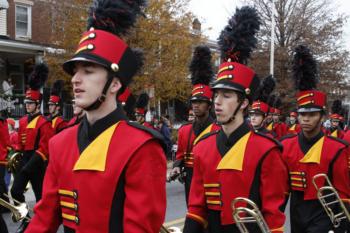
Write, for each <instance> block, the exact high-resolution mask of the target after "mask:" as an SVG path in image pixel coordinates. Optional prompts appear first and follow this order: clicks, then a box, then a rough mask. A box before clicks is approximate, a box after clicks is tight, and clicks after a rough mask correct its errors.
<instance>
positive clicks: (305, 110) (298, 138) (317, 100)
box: [282, 45, 350, 233]
mask: <svg viewBox="0 0 350 233" xmlns="http://www.w3.org/2000/svg"><path fill="white" fill-rule="evenodd" d="M293 71H294V78H295V83H296V88H297V89H298V90H299V92H298V93H297V95H296V96H297V105H298V119H299V123H300V127H301V133H299V134H298V135H291V136H289V137H287V138H285V139H284V140H283V141H282V144H283V154H282V157H283V159H284V161H285V163H286V164H287V166H288V169H289V174H290V189H291V201H290V216H291V229H292V233H301V232H309V233H319V232H328V231H329V230H331V229H332V228H333V226H332V223H331V221H330V219H329V217H328V216H327V214H326V212H325V210H324V209H323V207H322V205H321V204H320V202H319V200H318V198H317V195H316V194H317V190H316V188H315V187H314V185H313V183H312V180H313V177H314V176H315V175H316V174H319V173H325V174H327V175H328V177H329V178H330V180H331V182H332V183H333V186H334V187H335V188H336V190H337V191H338V193H339V195H340V197H341V199H343V201H349V197H350V185H349V182H350V178H349V169H348V158H349V157H348V156H349V151H348V148H347V144H346V143H345V142H344V141H341V140H339V139H337V138H334V137H331V136H327V135H325V134H324V133H323V131H322V130H321V122H322V118H323V117H324V115H325V111H326V94H325V93H323V92H321V91H318V90H317V89H316V86H317V76H318V74H317V64H316V61H315V60H314V58H313V56H312V54H311V52H310V50H309V49H308V48H307V47H305V46H302V45H301V46H298V47H297V48H296V49H295V55H294V66H293ZM317 182H318V186H322V185H323V184H322V183H319V182H320V181H317ZM334 231H335V232H344V229H343V231H342V230H340V229H337V230H334Z"/></svg>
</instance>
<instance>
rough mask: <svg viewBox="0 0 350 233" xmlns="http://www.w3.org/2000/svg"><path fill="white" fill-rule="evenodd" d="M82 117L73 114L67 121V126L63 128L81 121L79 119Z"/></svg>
mask: <svg viewBox="0 0 350 233" xmlns="http://www.w3.org/2000/svg"><path fill="white" fill-rule="evenodd" d="M82 119H83V117H78V116H74V117H72V119H70V120H69V121H68V123H67V126H66V127H65V128H69V127H72V126H74V125H77V124H79V123H80V122H81V120H82Z"/></svg>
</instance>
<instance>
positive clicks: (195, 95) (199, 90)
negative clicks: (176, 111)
mask: <svg viewBox="0 0 350 233" xmlns="http://www.w3.org/2000/svg"><path fill="white" fill-rule="evenodd" d="M212 96H213V92H212V90H211V88H210V87H209V86H207V85H204V84H196V85H194V86H193V89H192V96H191V101H193V100H204V101H211V98H212Z"/></svg>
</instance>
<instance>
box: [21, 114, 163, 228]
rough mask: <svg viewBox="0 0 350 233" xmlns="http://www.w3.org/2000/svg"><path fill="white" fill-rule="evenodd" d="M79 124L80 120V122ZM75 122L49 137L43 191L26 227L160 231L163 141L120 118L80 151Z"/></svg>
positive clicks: (161, 221)
mask: <svg viewBox="0 0 350 233" xmlns="http://www.w3.org/2000/svg"><path fill="white" fill-rule="evenodd" d="M80 125H81V124H80ZM79 127H80V126H79V125H76V126H73V127H70V128H67V129H65V130H63V131H62V132H61V133H60V134H58V135H57V136H55V137H54V138H52V140H51V141H50V161H49V165H48V168H47V171H46V175H45V179H44V187H43V197H42V199H41V200H40V202H38V204H37V205H36V206H35V209H34V212H35V215H34V217H33V219H32V220H31V223H30V225H29V227H28V229H27V231H26V233H44V232H45V233H54V232H57V228H58V227H59V225H60V223H63V225H64V226H65V227H68V228H70V229H71V230H72V231H73V232H77V233H86V232H89V233H107V232H118V233H119V232H123V233H138V232H140V233H141V232H142V233H159V229H160V226H161V224H162V223H163V221H164V217H165V208H166V193H165V183H166V162H165V156H164V154H163V153H164V152H163V150H162V148H161V146H160V144H159V142H158V141H157V140H156V139H155V138H154V137H152V135H151V134H150V133H148V132H145V131H144V130H140V129H137V128H136V127H137V126H131V125H129V124H128V123H127V122H126V121H119V123H116V124H113V125H112V126H111V127H109V128H108V129H106V130H104V131H103V132H102V133H101V134H99V135H98V136H97V137H96V138H95V139H94V140H93V141H92V142H91V143H90V144H89V145H88V146H87V147H86V148H85V149H84V150H83V151H82V153H80V152H79V147H78V142H77V138H78V136H77V134H78V128H79Z"/></svg>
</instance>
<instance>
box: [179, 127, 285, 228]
mask: <svg viewBox="0 0 350 233" xmlns="http://www.w3.org/2000/svg"><path fill="white" fill-rule="evenodd" d="M193 152H194V160H195V163H194V174H193V179H192V186H191V192H190V200H189V206H188V213H187V216H186V221H185V228H184V233H196V232H202V231H203V227H205V226H206V225H208V232H210V233H214V232H215V233H216V232H225V233H226V232H238V229H237V227H236V226H235V224H234V220H233V217H232V208H231V202H232V201H233V200H234V199H235V198H237V197H245V198H249V199H251V200H252V201H254V202H255V203H256V204H257V205H258V207H259V209H260V210H261V212H262V215H263V217H264V218H265V220H266V222H267V224H268V226H269V227H270V229H271V231H273V232H283V224H284V221H285V216H284V213H283V211H284V205H285V201H286V192H287V188H288V173H287V169H286V167H285V165H284V164H283V162H282V159H281V147H280V145H279V144H278V142H277V141H275V140H274V139H271V138H269V137H267V136H265V135H263V134H259V133H255V132H253V131H251V130H250V129H249V126H248V125H247V124H245V123H244V124H242V125H241V126H240V127H239V128H238V129H237V130H235V131H234V132H233V133H232V134H231V135H230V136H229V137H228V138H227V137H226V135H225V133H224V132H223V131H222V130H220V131H217V132H213V133H212V134H209V135H207V136H205V137H204V138H202V139H201V140H200V141H199V142H198V144H197V145H196V146H195V147H194V150H193Z"/></svg>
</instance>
